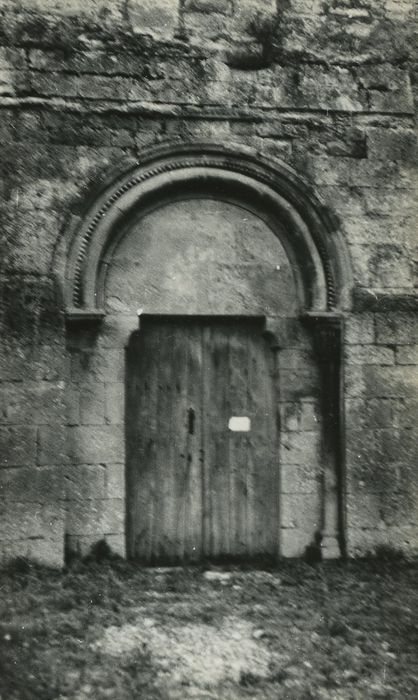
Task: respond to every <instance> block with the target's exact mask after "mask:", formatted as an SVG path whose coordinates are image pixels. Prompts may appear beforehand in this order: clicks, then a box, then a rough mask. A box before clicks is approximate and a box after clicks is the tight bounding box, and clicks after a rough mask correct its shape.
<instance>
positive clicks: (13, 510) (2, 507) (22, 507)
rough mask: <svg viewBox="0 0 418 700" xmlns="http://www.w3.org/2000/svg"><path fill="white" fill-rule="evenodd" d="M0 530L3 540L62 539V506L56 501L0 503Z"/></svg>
mask: <svg viewBox="0 0 418 700" xmlns="http://www.w3.org/2000/svg"><path fill="white" fill-rule="evenodd" d="M0 531H1V534H2V539H4V540H24V539H29V540H35V539H41V538H46V539H50V538H52V539H54V540H57V539H59V538H61V537H62V539H63V540H64V506H63V502H62V501H58V502H56V503H32V502H28V501H26V502H24V503H16V502H14V503H13V505H12V506H10V505H9V504H7V503H3V502H2V503H0Z"/></svg>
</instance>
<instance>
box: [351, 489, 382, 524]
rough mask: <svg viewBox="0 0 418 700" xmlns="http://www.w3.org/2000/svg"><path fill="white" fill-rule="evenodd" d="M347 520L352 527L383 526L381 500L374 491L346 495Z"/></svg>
mask: <svg viewBox="0 0 418 700" xmlns="http://www.w3.org/2000/svg"><path fill="white" fill-rule="evenodd" d="M346 508H347V521H348V522H349V523H350V528H375V529H378V528H379V526H380V527H382V526H384V525H383V522H382V517H381V515H382V512H381V507H380V500H379V498H378V496H377V495H376V494H374V493H364V491H363V493H361V492H357V493H355V494H348V495H347V497H346Z"/></svg>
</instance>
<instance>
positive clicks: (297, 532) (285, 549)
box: [280, 527, 314, 559]
mask: <svg viewBox="0 0 418 700" xmlns="http://www.w3.org/2000/svg"><path fill="white" fill-rule="evenodd" d="M313 534H314V533H313V532H306V531H305V530H301V529H299V528H292V527H289V528H286V527H282V528H280V554H281V556H282V557H285V558H286V559H296V558H299V557H303V555H304V553H305V550H306V547H307V546H308V545H309V544H311V543H312V540H313Z"/></svg>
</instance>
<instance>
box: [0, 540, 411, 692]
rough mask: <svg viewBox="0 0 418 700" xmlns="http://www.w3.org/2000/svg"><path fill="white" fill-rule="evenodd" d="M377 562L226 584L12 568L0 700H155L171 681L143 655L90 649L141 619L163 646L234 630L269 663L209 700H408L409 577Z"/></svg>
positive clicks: (163, 572) (190, 571) (197, 571)
mask: <svg viewBox="0 0 418 700" xmlns="http://www.w3.org/2000/svg"><path fill="white" fill-rule="evenodd" d="M383 554H384V556H382V553H381V554H380V558H379V557H377V556H375V557H374V558H373V559H372V560H369V561H362V562H347V563H345V564H343V563H330V562H325V563H322V564H318V565H317V566H314V567H313V566H309V565H307V564H305V563H304V562H300V561H299V562H281V563H280V564H279V566H277V567H276V568H275V569H273V568H270V569H269V570H265V569H264V570H263V569H259V570H246V569H245V568H243V567H239V566H233V567H228V571H229V572H230V577H229V578H228V579H227V582H226V583H222V582H219V581H216V580H210V578H209V579H208V578H205V572H204V570H202V569H201V568H198V567H196V568H192V567H190V568H184V569H179V568H176V569H173V570H170V569H154V570H153V569H141V568H139V567H137V566H135V565H133V564H130V563H127V562H125V561H123V560H121V559H118V558H113V557H110V558H109V557H100V556H99V557H97V556H92V557H89V558H88V560H85V561H75V562H74V563H73V565H72V566H70V567H68V568H67V569H66V570H65V571H62V572H59V571H56V570H50V569H47V568H44V567H41V566H37V565H34V564H33V563H31V562H28V561H25V560H16V561H15V562H13V564H12V565H10V566H9V567H8V568H7V569H6V570H4V571H3V572H2V573H1V574H0V586H1V604H0V605H1V608H0V620H1V623H0V695H1V697H2V698H7V700H34V699H35V698H39V699H40V700H57V698H64V699H65V700H72V699H74V700H76V699H77V698H79V697H83V698H84V697H92V698H94V699H95V700H96V698H97V699H98V700H101V699H102V698H115V699H117V700H125V698H126V699H127V700H128V698H129V700H130V699H131V698H134V697H138V698H144V699H145V698H146V700H154V699H155V700H160V699H161V698H167V697H169V695H167V692H168V691H167V689H166V687H165V685H164V683H166V682H167V678H169V677H170V673H171V672H172V673H173V674H174V675H173V678H174V677H175V669H174V668H173V669H171V670H170V669H168V670H167V669H165V670H164V674H165V675H164V682H163V681H162V680H161V678H162V676H161V672H160V670H159V667H158V664H156V661H155V659H154V657H153V654H152V653H151V652H150V650H149V649H147V648H142V647H138V648H135V649H133V650H131V651H130V652H129V653H127V654H126V655H124V656H122V657H118V658H113V657H109V656H108V655H106V654H105V653H102V652H101V650H100V646H99V647H98V646H97V641H98V640H100V639H101V638H102V637H103V634H104V633H105V630H106V629H107V628H109V627H117V628H122V627H123V626H124V625H128V626H129V625H132V624H135V621H136V620H138V619H145V620H150V621H151V622H150V624H151V623H152V624H153V625H155V626H156V627H155V628H156V629H160V628H161V629H163V630H165V631H170V630H172V631H173V634H174V635H175V634H176V632H175V630H176V629H179V628H181V627H182V626H184V625H186V626H187V625H197V626H199V625H202V626H203V627H205V626H207V625H209V626H210V627H211V628H212V627H213V628H214V629H218V628H220V627H221V626H222V624H223V623H224V621H225V619H227V618H229V617H231V616H232V617H234V619H239V620H243V621H247V622H248V624H250V628H251V629H252V628H253V629H254V635H255V636H254V639H255V640H256V643H257V644H260V645H264V646H266V647H267V648H268V649H269V650H270V651H271V653H272V654H273V656H274V658H275V659H276V661H275V663H274V664H273V665H272V668H271V673H270V675H269V676H268V678H266V677H264V676H262V675H260V676H259V675H258V674H257V673H256V672H254V671H246V670H245V669H243V671H242V673H241V675H240V676H239V678H238V679H236V680H235V681H234V683H235V684H234V683H233V682H232V681H231V680H229V681H228V683H226V684H225V687H223V686H222V687H217V688H216V690H215V691H213V692H215V695H216V697H219V698H220V699H222V697H225V698H230V697H234V698H235V697H236V698H238V699H239V698H241V697H248V694H249V693H250V695H251V697H256V698H258V697H259V698H270V697H272V698H273V697H274V698H276V697H286V698H287V697H288V698H291V699H292V698H305V697H306V698H307V697H314V698H318V697H320V698H327V697H329V698H330V700H332V699H333V698H334V697H337V696H338V697H344V699H345V698H347V700H349V699H350V698H363V697H364V698H370V697H371V698H373V697H388V698H391V700H392V698H399V699H402V700H403V698H407V697H411V698H412V697H418V623H417V622H416V609H417V607H418V591H417V586H416V580H417V574H418V564H417V562H414V561H406V560H405V559H404V558H398V557H393V556H388V553H386V552H384V553H383ZM138 616H139V618H138ZM251 626H252V627H251ZM173 683H174V681H173ZM193 683H194V681H193V678H190V683H189V686H188V687H187V688H183V690H182V689H181V688H179V689H178V692H179V693H182V695H181V697H184V698H187V697H189V695H188V692H189V690H190V693H192V691H193V692H196V688H194V685H193ZM231 688H232V691H231ZM193 689H194V690H193ZM202 692H203V691H202ZM231 692H232V695H231ZM228 693H229V694H228ZM234 693H235V694H234ZM309 693H310V695H309ZM195 696H196V695H195ZM176 697H180V695H177V696H176Z"/></svg>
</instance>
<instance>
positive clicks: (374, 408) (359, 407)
mask: <svg viewBox="0 0 418 700" xmlns="http://www.w3.org/2000/svg"><path fill="white" fill-rule="evenodd" d="M392 404H393V402H392V400H391V399H370V400H369V399H367V398H347V399H346V402H345V425H346V429H347V431H348V432H351V430H355V429H358V428H359V427H364V428H372V429H373V428H390V427H391V426H392V425H393V414H392V408H393V406H392Z"/></svg>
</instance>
